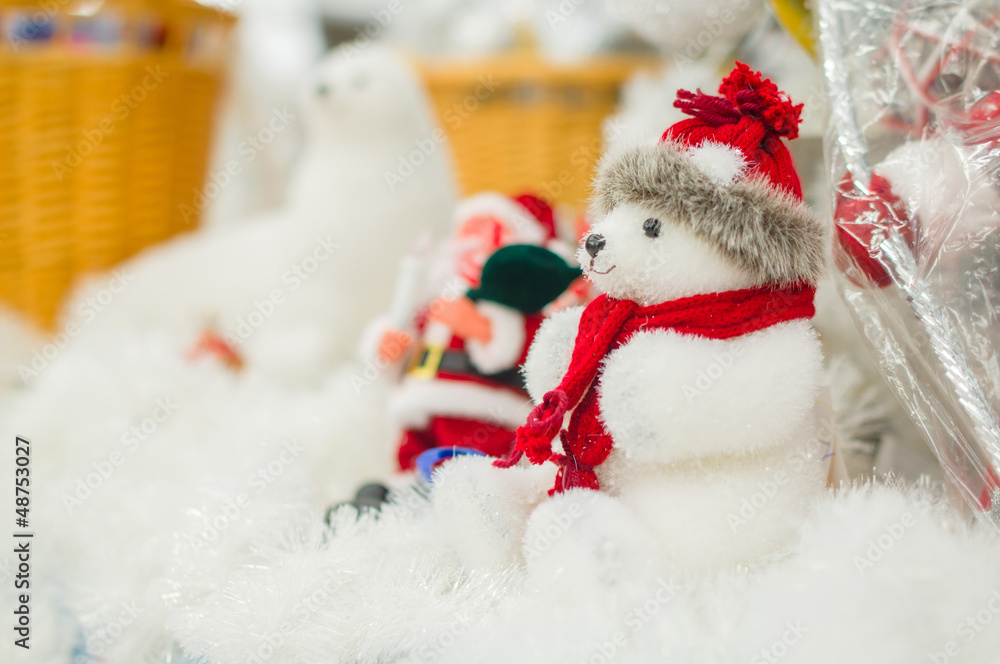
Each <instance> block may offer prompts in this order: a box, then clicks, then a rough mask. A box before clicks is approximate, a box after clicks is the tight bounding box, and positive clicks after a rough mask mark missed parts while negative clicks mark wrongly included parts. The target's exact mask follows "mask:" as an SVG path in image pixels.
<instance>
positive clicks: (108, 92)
mask: <svg viewBox="0 0 1000 664" xmlns="http://www.w3.org/2000/svg"><path fill="white" fill-rule="evenodd" d="M94 7H97V8H98V9H97V11H96V12H95V11H94ZM232 23H233V17H232V16H231V15H229V14H226V13H223V12H220V11H217V10H215V9H210V8H207V7H204V6H202V5H199V4H196V3H195V2H192V1H189V0H104V2H100V3H94V2H84V1H82V0H0V37H2V39H0V146H2V149H0V299H2V300H3V301H4V302H5V303H6V304H8V305H10V306H13V307H14V308H16V309H19V310H21V311H23V312H24V313H26V314H27V315H28V316H29V317H30V318H32V319H34V320H35V321H36V322H37V323H39V324H40V325H43V326H48V325H50V324H51V323H52V322H53V320H54V317H55V314H56V312H57V311H58V307H59V304H60V301H61V300H62V297H63V296H64V294H65V293H66V291H67V290H68V289H69V288H70V287H71V285H72V283H73V280H74V278H75V277H77V276H78V275H80V274H83V273H86V272H91V271H95V270H101V269H104V268H107V267H110V266H111V265H113V264H115V263H116V262H118V261H120V260H122V259H123V258H125V257H127V256H129V255H131V254H134V253H135V252H136V251H138V250H139V249H141V248H143V247H145V246H147V245H149V244H152V243H154V242H158V241H161V240H163V239H164V238H167V237H169V236H171V235H173V234H175V233H177V232H179V231H182V230H186V229H189V228H193V227H194V226H195V225H196V224H197V222H198V219H197V214H193V215H192V214H191V213H190V212H189V210H191V209H192V208H193V209H195V210H197V207H196V206H195V205H194V201H195V199H196V195H197V190H198V188H199V187H200V186H201V183H202V181H203V180H204V177H205V170H206V166H207V156H208V149H209V139H210V134H211V126H212V108H213V105H214V101H215V98H216V94H217V90H218V87H219V83H220V78H221V72H222V68H223V62H222V61H223V57H222V51H223V48H222V44H223V43H224V41H225V39H226V35H227V33H228V31H229V28H230V27H231V26H232Z"/></svg>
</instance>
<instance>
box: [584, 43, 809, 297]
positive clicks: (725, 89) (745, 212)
mask: <svg viewBox="0 0 1000 664" xmlns="http://www.w3.org/2000/svg"><path fill="white" fill-rule="evenodd" d="M719 95H720V96H711V95H707V94H704V93H702V92H701V91H700V90H699V91H698V92H697V93H692V92H688V91H686V90H680V91H678V93H677V101H675V102H674V106H676V107H677V108H679V109H681V110H682V111H684V112H685V113H686V114H688V115H690V116H692V117H690V118H686V119H684V120H681V121H680V122H678V123H676V124H675V125H673V126H672V127H670V128H669V129H667V130H666V131H665V132H664V133H663V136H662V137H661V139H660V142H659V143H658V144H656V145H650V146H642V147H635V148H631V149H627V150H625V151H623V152H620V153H617V154H615V155H610V156H607V157H605V158H604V159H602V161H601V164H600V167H599V169H598V174H597V179H596V181H595V197H594V206H595V211H596V212H597V213H598V214H601V215H604V214H607V213H608V212H610V211H611V210H612V209H613V208H615V207H616V206H618V205H621V204H624V203H632V204H636V205H641V206H643V207H646V208H648V209H650V210H651V211H653V212H655V213H657V214H658V216H660V217H661V221H663V222H664V223H666V222H673V223H677V224H681V225H683V226H684V227H686V228H687V229H688V230H690V231H691V232H693V233H694V234H695V235H697V236H699V237H701V238H702V239H703V240H705V241H707V242H708V243H710V244H711V245H713V246H714V247H716V248H717V249H718V251H719V252H720V253H721V254H723V255H724V256H726V257H727V258H729V259H730V260H731V261H733V262H734V263H735V264H737V265H739V266H740V267H742V268H744V269H746V270H747V271H749V272H750V273H751V274H753V275H754V276H755V277H757V278H759V279H760V280H761V281H766V282H774V283H792V282H797V281H807V282H810V283H815V282H816V280H817V279H819V277H820V275H821V273H822V270H823V266H824V233H825V226H824V225H823V224H822V223H821V222H820V221H819V219H817V218H816V217H815V216H814V215H813V214H812V213H811V212H809V210H808V209H807V208H806V207H805V205H803V203H802V186H801V184H800V183H799V177H798V174H797V173H796V172H795V166H794V164H793V163H792V158H791V155H790V154H789V152H788V148H787V147H786V146H785V143H784V139H793V138H795V137H796V136H798V125H799V121H800V119H799V116H800V113H801V111H802V105H801V104H799V105H794V104H792V102H791V100H789V99H788V97H787V95H785V94H784V93H782V92H781V91H779V90H778V88H777V86H775V84H774V83H772V82H771V81H770V80H768V79H763V78H762V77H761V75H760V73H759V72H755V71H753V70H751V69H750V68H749V67H748V66H747V65H745V64H743V63H737V64H736V67H735V69H733V71H732V72H731V73H730V74H729V75H728V76H727V77H726V78H725V79H723V81H722V84H721V85H720V86H719Z"/></svg>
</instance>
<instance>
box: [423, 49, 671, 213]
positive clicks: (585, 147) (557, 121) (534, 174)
mask: <svg viewBox="0 0 1000 664" xmlns="http://www.w3.org/2000/svg"><path fill="white" fill-rule="evenodd" d="M655 64H656V63H655V62H652V61H651V60H650V59H648V58H637V57H606V58H599V59H595V60H593V61H590V62H586V63H574V64H566V65H561V64H554V63H549V62H545V61H543V60H542V59H541V58H540V57H539V56H538V55H536V54H533V53H530V52H527V53H522V52H517V53H513V54H511V55H508V56H504V57H499V58H496V59H491V60H486V61H476V62H468V63H455V62H440V63H433V62H425V63H423V64H422V65H421V70H422V75H423V78H424V81H425V82H426V84H427V87H428V89H429V91H430V95H431V99H432V101H433V103H434V105H435V106H436V108H437V111H438V114H439V115H440V119H441V123H442V126H443V127H444V130H445V133H446V134H447V135H448V138H449V140H450V142H451V147H452V150H453V151H454V156H455V161H456V168H457V169H458V175H459V180H460V183H461V187H462V191H463V193H464V194H466V195H468V194H473V193H476V192H479V191H487V190H491V191H499V192H502V193H508V194H515V193H519V192H523V191H534V192H538V193H539V194H541V195H542V196H544V197H545V198H547V199H548V200H549V201H550V202H553V203H560V204H566V205H570V206H573V207H575V208H578V209H579V208H580V207H581V206H583V205H585V203H586V201H587V197H588V193H589V187H590V181H591V177H592V175H593V170H594V165H595V163H596V161H597V158H598V157H599V156H600V154H601V149H602V144H603V140H602V134H601V122H602V120H604V118H605V117H607V116H608V115H610V114H611V113H612V112H613V111H614V110H615V105H616V103H617V101H618V91H619V88H620V87H621V84H622V83H623V82H624V81H625V80H626V79H627V78H628V77H629V76H631V75H632V74H633V73H634V72H635V71H636V69H637V68H640V67H652V66H655Z"/></svg>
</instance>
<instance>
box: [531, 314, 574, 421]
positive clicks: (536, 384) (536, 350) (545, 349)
mask: <svg viewBox="0 0 1000 664" xmlns="http://www.w3.org/2000/svg"><path fill="white" fill-rule="evenodd" d="M582 313H583V307H572V308H570V309H563V310H562V311H558V312H556V313H554V314H553V315H552V316H551V317H549V318H547V319H545V322H543V323H542V325H541V327H539V328H538V332H537V334H535V340H534V341H533V342H532V344H531V348H530V349H529V350H528V357H527V358H526V359H525V361H524V369H523V371H524V378H525V381H524V382H525V385H526V386H527V388H528V394H530V395H531V398H532V399H533V400H534V401H535V403H540V402H541V400H542V397H543V396H544V395H545V393H546V392H548V391H549V390H551V389H552V388H554V387H556V386H557V385H559V382H560V381H561V380H562V377H563V375H564V374H565V373H566V369H568V368H569V360H570V357H572V355H573V344H574V343H576V331H577V328H578V327H579V325H580V314H582Z"/></svg>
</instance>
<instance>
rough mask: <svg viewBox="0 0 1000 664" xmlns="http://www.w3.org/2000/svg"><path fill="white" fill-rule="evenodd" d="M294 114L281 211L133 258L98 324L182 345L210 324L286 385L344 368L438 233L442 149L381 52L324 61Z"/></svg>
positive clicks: (415, 97) (444, 164)
mask: <svg viewBox="0 0 1000 664" xmlns="http://www.w3.org/2000/svg"><path fill="white" fill-rule="evenodd" d="M301 102H302V103H301V105H300V106H301V112H302V115H303V120H304V126H305V130H306V132H305V133H306V139H307V144H306V147H305V150H304V152H303V154H302V156H301V158H300V160H299V163H298V166H297V168H296V170H295V172H294V177H293V179H292V182H291V186H290V188H289V191H288V195H287V197H286V201H285V204H284V205H283V206H282V207H280V208H277V209H276V210H274V211H272V212H270V213H268V214H266V215H262V216H261V217H259V218H257V219H253V220H249V221H246V222H243V223H241V224H232V225H229V226H226V227H224V228H220V229H206V230H205V231H203V232H200V233H195V234H190V235H186V236H183V237H179V238H177V239H176V240H175V241H172V242H170V243H168V244H166V245H162V246H160V247H156V248H154V249H152V250H150V251H148V252H145V253H143V254H141V255H140V256H139V257H137V258H136V259H133V260H132V261H130V263H129V264H127V265H126V266H125V267H126V269H127V270H128V272H129V273H130V274H132V275H134V279H133V281H132V283H131V284H130V285H129V288H128V289H126V290H125V292H123V293H122V294H121V295H119V296H117V298H116V300H115V302H114V306H113V307H109V308H108V310H107V314H102V315H101V316H100V317H99V324H100V325H105V324H107V325H112V324H114V325H118V324H121V323H123V322H124V323H126V324H129V325H133V326H140V327H152V328H154V329H156V328H160V329H163V328H165V329H167V330H170V331H171V332H173V333H174V334H176V335H179V336H183V335H191V334H192V333H193V332H194V331H196V330H198V329H200V328H201V327H202V326H204V325H205V323H206V322H207V321H208V320H213V321H214V324H215V327H216V329H218V330H219V332H220V333H221V334H222V335H223V336H224V337H225V338H226V339H227V340H228V341H230V342H231V343H232V344H233V345H235V346H238V347H239V349H240V352H241V353H242V355H243V357H244V358H245V360H246V365H247V368H248V369H250V370H253V371H260V372H263V373H266V374H267V375H269V376H271V377H273V378H278V379H281V380H284V381H286V382H288V383H291V384H296V383H303V382H315V381H316V380H322V379H323V378H324V377H326V376H328V375H329V374H330V372H331V371H332V370H333V369H334V368H335V367H336V366H337V365H338V364H340V363H342V362H344V361H346V360H349V359H352V358H353V356H354V350H355V348H356V347H357V343H358V339H359V338H360V336H361V330H362V328H363V326H364V325H365V323H366V322H367V321H368V320H371V319H372V318H373V317H374V316H376V315H378V314H379V313H381V312H382V311H384V310H385V309H386V308H387V307H388V305H389V301H390V298H391V295H392V292H393V288H394V286H395V282H396V270H397V266H398V265H399V264H400V262H401V260H402V258H403V256H404V255H405V254H406V253H407V252H408V251H409V250H410V249H411V248H412V246H413V245H414V243H415V242H416V241H417V239H418V238H419V237H421V236H422V235H424V234H427V233H430V234H433V235H440V234H443V233H445V232H446V231H447V230H448V226H449V222H450V219H451V211H452V209H453V208H454V205H455V189H454V184H453V177H452V171H451V164H450V159H449V156H448V146H447V144H446V142H445V138H444V133H443V131H442V130H441V129H440V128H439V127H438V126H437V123H436V122H435V120H434V113H433V110H432V108H431V105H430V102H429V100H428V98H427V95H426V93H425V91H424V90H423V88H422V87H421V84H420V81H419V80H418V79H417V77H416V74H415V73H414V72H413V71H412V69H411V68H410V67H409V66H408V65H407V63H406V61H405V60H404V59H403V58H402V57H401V56H400V55H398V54H397V53H395V52H393V51H392V50H391V49H389V48H388V47H385V46H380V45H377V44H371V45H369V46H367V47H366V48H364V49H359V48H357V47H356V46H348V47H343V48H341V49H338V50H336V51H334V52H332V53H331V54H330V55H329V56H328V57H327V58H326V59H324V61H323V62H321V63H320V64H319V65H318V66H317V68H316V70H315V71H314V72H313V73H312V74H311V75H310V77H309V79H308V81H307V82H306V85H305V86H304V88H303V93H302V99H301ZM282 112H287V111H282ZM237 166H238V164H237ZM233 170H234V171H236V170H238V169H236V168H235V167H234V169H233ZM234 177H239V176H238V175H236V176H234ZM84 295H86V293H84ZM123 319H124V320H123ZM95 323H96V321H95ZM95 327H96V325H95Z"/></svg>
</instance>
